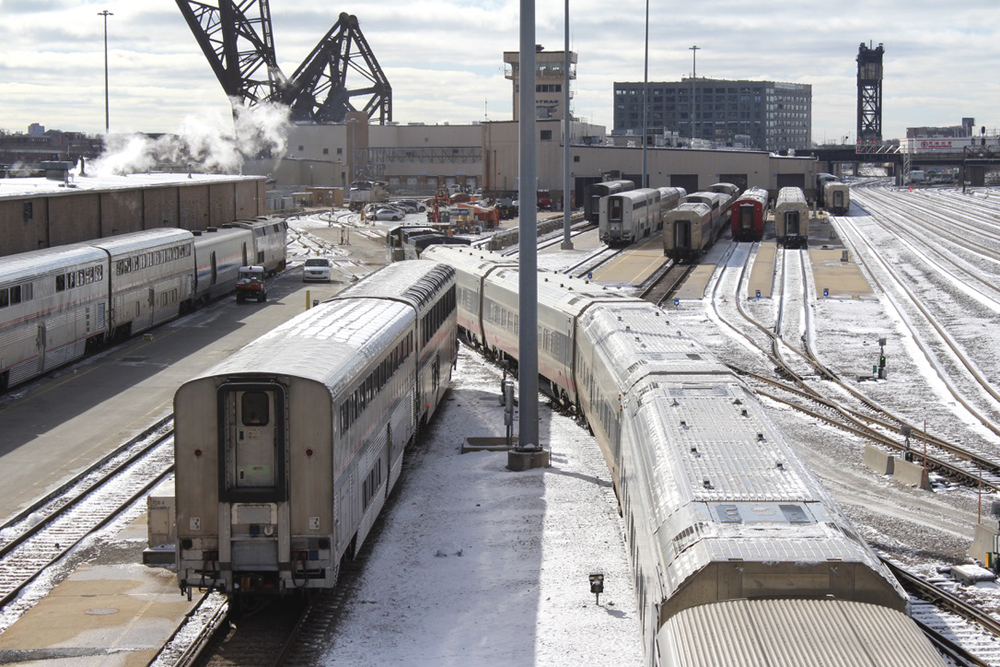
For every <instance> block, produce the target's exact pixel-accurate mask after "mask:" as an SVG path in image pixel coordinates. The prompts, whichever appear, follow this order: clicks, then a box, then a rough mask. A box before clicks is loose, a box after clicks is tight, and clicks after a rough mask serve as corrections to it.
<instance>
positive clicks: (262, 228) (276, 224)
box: [233, 217, 288, 276]
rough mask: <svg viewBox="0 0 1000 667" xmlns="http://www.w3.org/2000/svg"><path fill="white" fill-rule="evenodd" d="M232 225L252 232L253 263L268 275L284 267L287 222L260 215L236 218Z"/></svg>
mask: <svg viewBox="0 0 1000 667" xmlns="http://www.w3.org/2000/svg"><path fill="white" fill-rule="evenodd" d="M233 225H234V226H236V227H242V228H243V229H249V230H250V231H251V232H253V248H254V260H253V262H252V263H253V264H257V265H260V266H263V267H264V271H265V272H266V273H267V275H269V276H273V275H274V274H276V273H278V272H279V271H283V270H284V269H285V262H286V246H287V245H288V223H287V222H285V221H284V220H280V219H276V218H266V217H260V218H255V219H254V220H237V221H236V222H234V223H233Z"/></svg>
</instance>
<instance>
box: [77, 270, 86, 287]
mask: <svg viewBox="0 0 1000 667" xmlns="http://www.w3.org/2000/svg"><path fill="white" fill-rule="evenodd" d="M76 284H77V285H86V284H87V272H86V271H84V270H83V269H80V270H79V271H77V272H76Z"/></svg>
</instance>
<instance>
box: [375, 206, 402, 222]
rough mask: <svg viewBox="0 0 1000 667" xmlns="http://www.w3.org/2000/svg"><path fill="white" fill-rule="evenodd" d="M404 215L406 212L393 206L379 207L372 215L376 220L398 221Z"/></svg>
mask: <svg viewBox="0 0 1000 667" xmlns="http://www.w3.org/2000/svg"><path fill="white" fill-rule="evenodd" d="M405 215H406V214H405V213H403V212H402V211H397V210H396V209H394V208H380V209H379V210H377V211H375V215H374V216H373V217H374V218H375V219H376V220H393V221H399V220H402V219H403V217H404V216H405Z"/></svg>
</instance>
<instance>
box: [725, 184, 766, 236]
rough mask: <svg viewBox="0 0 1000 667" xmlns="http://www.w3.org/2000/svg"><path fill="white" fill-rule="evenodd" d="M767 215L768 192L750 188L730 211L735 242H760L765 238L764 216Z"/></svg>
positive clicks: (735, 202)
mask: <svg viewBox="0 0 1000 667" xmlns="http://www.w3.org/2000/svg"><path fill="white" fill-rule="evenodd" d="M766 214H767V190H765V189H764V188H750V189H749V190H747V191H746V192H744V193H743V194H742V195H740V197H739V199H737V200H736V201H734V202H733V207H732V208H731V209H730V213H729V215H730V220H732V227H733V240H735V241H759V240H760V239H761V237H762V236H764V216H765V215H766Z"/></svg>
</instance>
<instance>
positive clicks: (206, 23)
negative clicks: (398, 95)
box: [177, 0, 392, 125]
mask: <svg viewBox="0 0 1000 667" xmlns="http://www.w3.org/2000/svg"><path fill="white" fill-rule="evenodd" d="M177 6H178V7H179V8H180V10H181V13H182V14H183V15H184V18H185V20H187V23H188V26H189V27H190V28H191V32H192V33H194V37H195V39H196V40H197V41H198V44H199V46H201V49H202V51H204V53H205V56H206V57H207V58H208V62H209V64H210V65H211V66H212V69H213V70H214V71H215V76H216V77H217V78H218V79H219V83H221V84H222V88H223V90H225V92H226V94H227V95H228V96H229V97H230V98H235V99H239V100H240V101H241V102H242V103H243V104H245V105H246V106H248V107H252V106H254V105H257V104H260V103H263V102H271V103H278V104H282V105H285V106H287V107H289V109H291V120H293V121H305V122H313V123H341V122H344V119H345V116H346V115H347V113H348V112H350V111H360V112H363V113H365V114H366V115H367V116H368V118H369V119H372V120H375V119H376V118H377V120H378V122H379V123H380V124H382V125H385V124H386V123H389V122H391V121H392V87H391V86H390V85H389V81H388V79H386V77H385V73H384V72H383V71H382V68H381V67H380V66H379V64H378V60H376V59H375V54H374V53H372V50H371V47H369V46H368V42H367V40H365V37H364V35H362V34H361V29H360V28H359V27H358V19H357V17H356V16H352V15H348V14H346V13H344V14H341V15H340V18H339V19H338V20H337V22H336V23H335V24H334V26H333V27H332V28H330V31H329V32H328V33H327V34H326V36H325V37H323V39H321V40H320V41H319V43H318V44H317V45H316V48H314V49H313V50H312V53H310V54H309V56H308V57H307V58H306V59H305V60H304V61H303V62H302V64H301V65H299V68H298V69H297V70H295V73H294V74H292V76H291V78H289V77H287V76H285V74H284V73H283V72H282V71H281V68H279V67H278V63H277V58H276V57H275V54H274V34H273V32H272V28H271V9H270V7H269V6H268V0H217V2H215V3H214V4H212V3H208V2H197V1H196V0H177Z"/></svg>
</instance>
